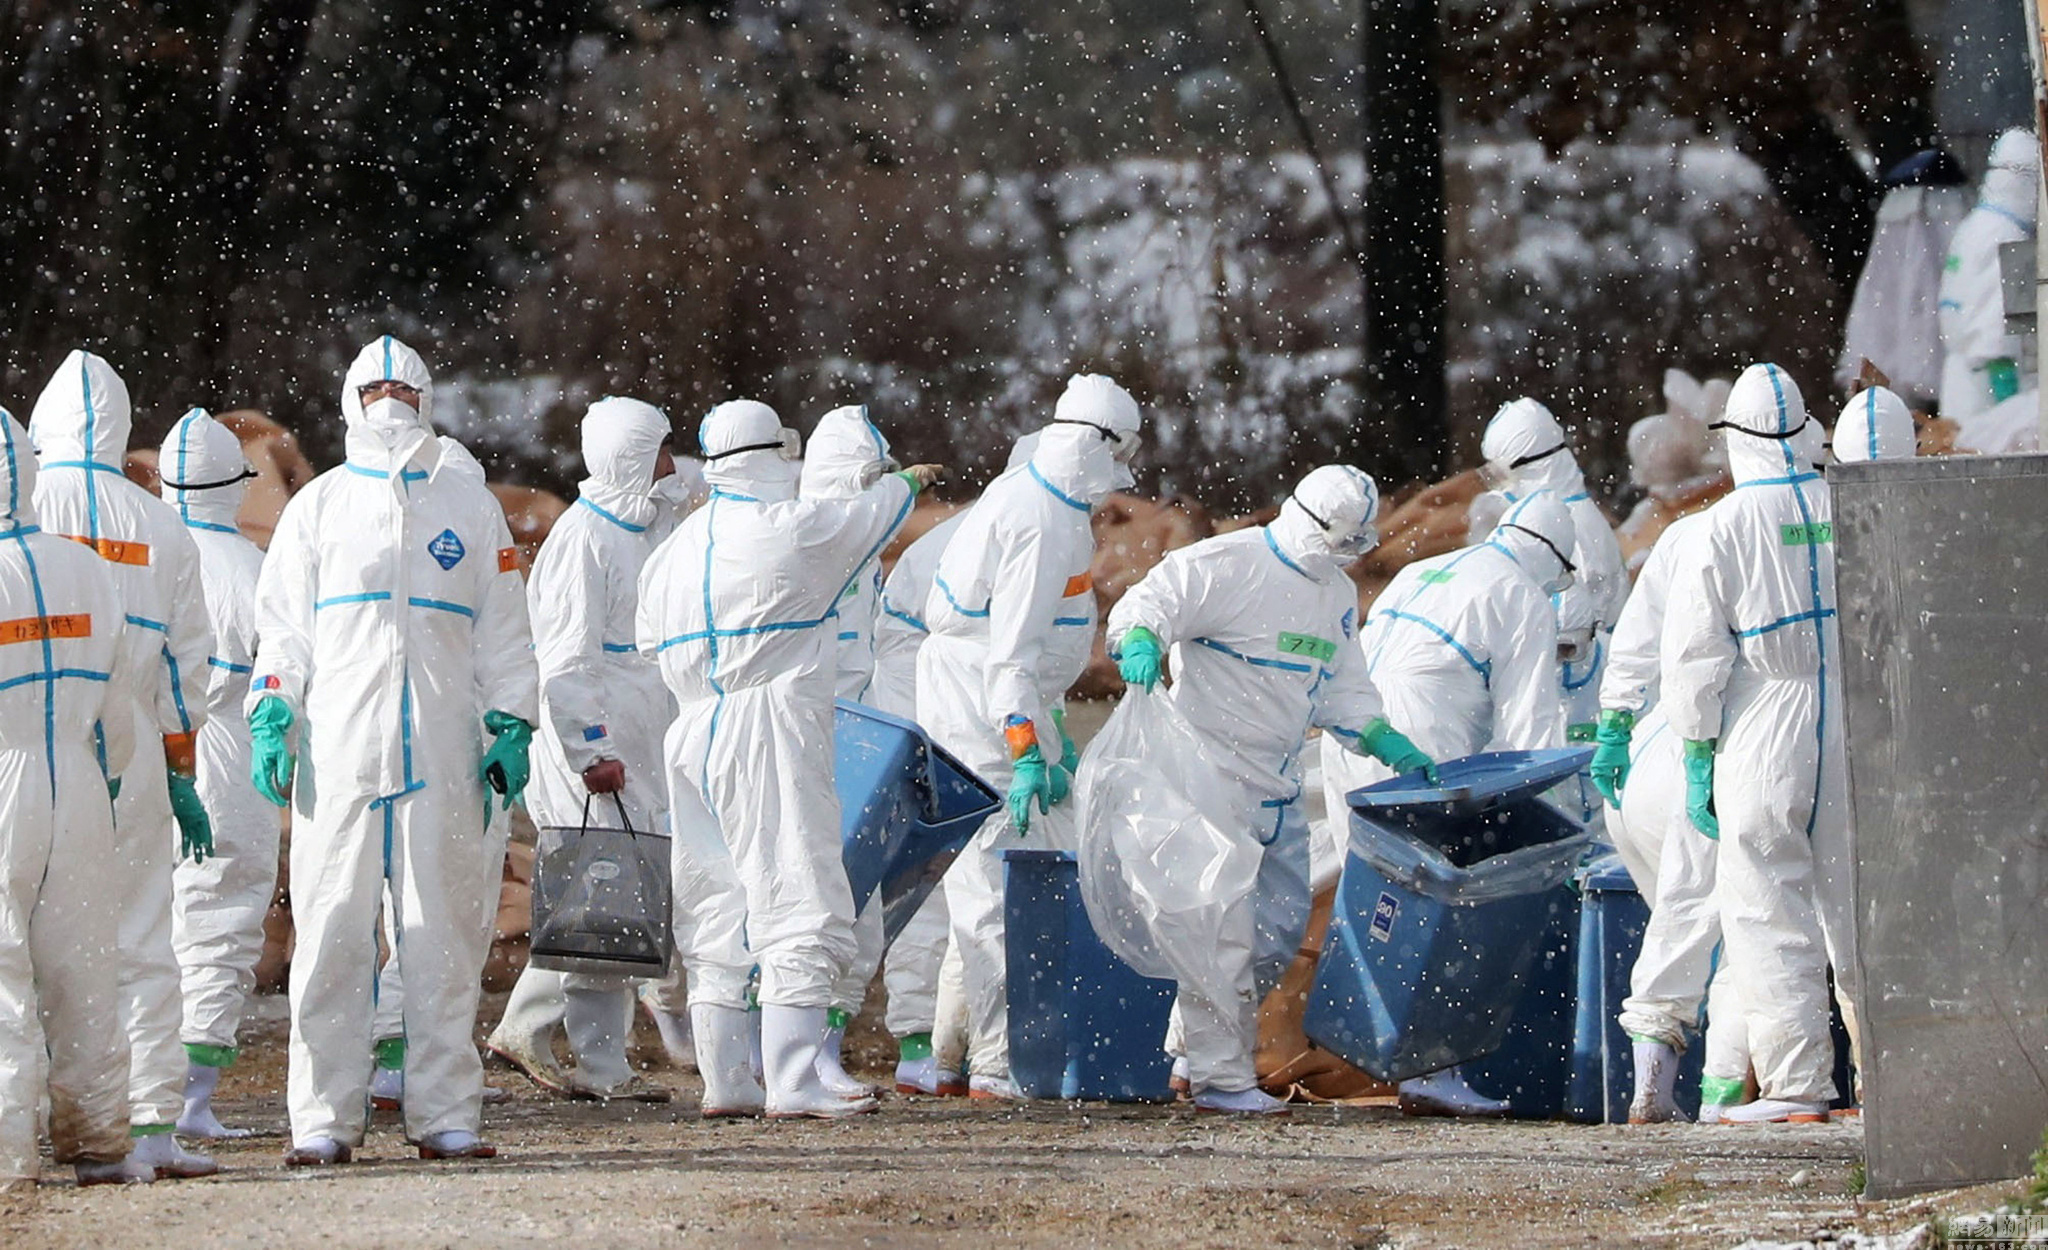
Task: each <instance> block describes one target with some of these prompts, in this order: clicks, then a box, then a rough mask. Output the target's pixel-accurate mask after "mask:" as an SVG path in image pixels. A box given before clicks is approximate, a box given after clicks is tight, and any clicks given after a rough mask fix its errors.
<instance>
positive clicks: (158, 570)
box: [28, 351, 218, 1177]
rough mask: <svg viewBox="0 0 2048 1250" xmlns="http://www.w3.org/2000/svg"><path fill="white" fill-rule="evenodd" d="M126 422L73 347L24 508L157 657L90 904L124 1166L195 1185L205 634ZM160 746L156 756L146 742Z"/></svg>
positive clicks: (46, 402)
mask: <svg viewBox="0 0 2048 1250" xmlns="http://www.w3.org/2000/svg"><path fill="white" fill-rule="evenodd" d="M129 416H130V410H129V403H128V388H127V386H126V385H125V384H124V383H123V382H122V381H121V377H120V375H119V374H117V373H115V372H114V370H113V367H112V366H110V365H109V364H107V362H106V361H104V360H102V359H100V358H99V357H98V356H95V355H93V354H92V353H90V352H84V351H74V352H72V353H71V354H70V355H68V356H66V357H65V358H64V363H63V364H62V365H60V366H58V369H57V372H56V374H55V375H54V376H52V377H51V379H50V382H49V385H48V386H46V387H44V388H43V393H42V395H41V397H40V398H38V399H37V400H36V407H35V414H34V416H33V417H32V418H31V420H30V421H29V428H28V435H29V441H30V442H31V443H33V444H34V445H35V448H36V453H37V455H38V456H39V457H40V459H41V462H42V463H41V470H42V472H41V473H40V474H39V475H38V477H37V479H36V487H35V490H36V499H35V503H36V512H37V514H38V515H39V516H40V517H41V520H42V526H43V530H44V532H45V533H50V534H56V535H59V536H61V537H64V538H70V539H73V540H75V541H77V542H80V543H83V544H85V545H86V546H87V547H89V548H91V549H92V550H93V551H95V552H97V553H98V554H99V556H100V558H101V559H102V560H104V561H105V562H106V564H107V568H108V570H109V571H110V572H112V573H113V575H114V584H115V585H116V586H117V587H118V588H119V590H120V593H121V602H122V605H123V609H124V614H125V616H126V617H127V621H128V624H129V626H130V627H132V628H135V629H139V630H145V631H148V632H149V633H152V634H154V635H156V638H155V641H156V643H157V644H158V645H157V649H156V650H157V659H156V662H155V663H154V664H151V665H147V666H145V667H143V668H142V669H140V670H139V671H137V672H136V673H135V674H134V677H135V680H134V681H133V682H131V683H130V687H129V689H128V690H127V691H126V695H127V703H128V707H129V710H130V714H131V716H132V717H133V719H134V722H135V724H134V727H133V734H134V736H135V738H136V741H137V742H139V743H143V744H146V745H143V746H139V747H138V748H137V749H136V750H135V752H134V755H133V759H132V760H131V761H130V763H129V765H128V767H127V768H126V769H125V770H124V771H123V772H122V774H121V790H120V794H119V796H118V797H117V798H116V799H115V802H114V854H113V856H112V858H111V859H110V861H109V866H108V870H107V871H108V876H107V880H106V882H105V883H104V885H105V889H104V892H103V896H104V897H108V898H112V899H115V900H118V902H117V903H116V905H117V906H118V907H119V908H120V910H121V962H120V970H121V1021H122V1023H123V1025H124V1026H125V1027H126V1028H127V1030H128V1047H129V1054H128V1063H129V1077H128V1114H129V1125H130V1131H131V1132H133V1133H134V1134H135V1135H136V1136H137V1138H138V1139H139V1140H138V1141H137V1143H136V1148H135V1157H136V1159H137V1160H138V1162H140V1163H142V1164H144V1165H146V1166H148V1167H151V1168H153V1169H155V1171H156V1173H157V1175H158V1176H160V1177H172V1176H205V1175H208V1174H210V1173H212V1172H214V1171H216V1170H218V1169H217V1168H216V1167H215V1165H214V1162H213V1160H212V1159H210V1158H208V1157H207V1156H205V1155H200V1154H195V1153H192V1152H191V1151H188V1150H186V1149H184V1148H183V1147H182V1146H181V1145H179V1143H178V1141H177V1138H176V1135H175V1133H174V1131H173V1130H174V1129H175V1127H176V1125H177V1122H178V1115H179V1113H180V1112H181V1111H183V1110H184V1106H185V1067H186V1064H185V1050H184V1047H183V1046H181V1045H179V1041H178V1038H179V1032H180V1029H181V1027H182V1025H183V1020H182V1012H181V1010H180V1005H179V993H180V990H179V979H178V957H177V953H176V951H175V950H174V949H173V946H172V936H171V935H172V921H171V898H172V893H173V890H172V885H171V876H172V869H173V865H174V864H175V863H176V861H177V860H179V859H181V858H194V859H197V858H201V857H203V856H205V855H207V854H209V853H211V850H212V838H213V834H212V827H211V822H210V821H209V820H208V818H207V814H206V807H205V804H204V803H203V802H202V800H201V799H200V796H199V789H198V781H197V779H196V770H197V736H198V732H199V729H200V726H202V725H204V724H205V723H206V681H207V674H208V673H209V672H210V671H211V670H210V669H209V668H208V667H207V663H206V659H207V656H208V654H209V653H210V652H211V651H212V647H213V636H212V631H211V629H209V627H208V624H207V619H206V595H205V590H204V589H203V585H202V577H201V573H200V564H199V549H198V547H197V546H196V545H194V543H193V541H192V537H191V534H190V533H189V532H188V531H187V530H186V529H185V526H184V524H183V523H182V522H181V521H180V520H179V519H178V514H177V511H176V510H175V509H173V508H172V507H171V506H170V505H169V504H167V503H165V502H164V501H163V500H161V499H158V498H157V497H156V496H154V495H152V494H150V493H149V492H148V491H146V490H144V489H143V488H142V487H140V486H137V485H136V484H135V483H133V482H131V481H129V480H128V479H127V478H126V477H125V476H123V474H122V465H123V463H124V462H125V461H126V459H127V454H128V434H129ZM159 741H161V743H162V749H161V750H158V749H155V748H154V746H153V745H148V744H155V743H157V742H159ZM174 822H175V825H176V834H175V836H174V834H173V824H174Z"/></svg>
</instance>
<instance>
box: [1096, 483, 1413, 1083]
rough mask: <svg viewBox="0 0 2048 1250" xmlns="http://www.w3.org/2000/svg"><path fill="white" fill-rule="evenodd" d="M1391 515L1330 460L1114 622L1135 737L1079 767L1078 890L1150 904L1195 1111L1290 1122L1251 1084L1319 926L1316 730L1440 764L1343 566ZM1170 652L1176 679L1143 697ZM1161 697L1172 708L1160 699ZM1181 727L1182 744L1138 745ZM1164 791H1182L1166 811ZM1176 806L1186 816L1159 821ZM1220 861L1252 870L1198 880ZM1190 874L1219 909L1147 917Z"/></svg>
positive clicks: (1177, 738) (1146, 589)
mask: <svg viewBox="0 0 2048 1250" xmlns="http://www.w3.org/2000/svg"><path fill="white" fill-rule="evenodd" d="M1378 514H1379V489H1378V487H1377V486H1375V485H1374V483H1373V480H1372V479H1371V478H1370V477H1368V476H1367V475H1366V474H1364V473H1362V472H1360V471H1359V470H1357V469H1354V468H1351V467H1349V466H1347V465H1326V466H1324V467H1322V468H1319V469H1316V470H1315V471H1314V472H1312V473H1310V474H1309V475H1308V476H1307V477H1305V478H1303V479H1302V481H1301V483H1300V484H1299V485H1297V486H1296V487H1295V488H1294V492H1293V493H1292V494H1291V495H1289V496H1288V497H1287V500H1286V501H1285V502H1284V503H1283V504H1282V505H1281V507H1280V515H1279V516H1278V517H1276V518H1275V519H1274V520H1273V522H1272V523H1271V524H1270V525H1266V526H1262V527H1255V528H1252V529H1244V530H1238V531H1236V532H1234V533H1230V534H1224V535H1220V536H1218V537H1215V538H1209V539H1205V540H1203V541H1201V542H1198V543H1196V544H1194V545H1193V546H1189V547H1182V548H1180V549H1179V550H1177V551H1172V552H1169V553H1167V555H1166V558H1165V559H1164V560H1163V561H1161V562H1160V563H1159V564H1158V565H1157V566H1155V567H1154V568H1153V569H1152V571H1151V572H1149V573H1147V574H1146V575H1145V577H1144V579H1143V580H1142V581H1140V582H1139V583H1138V584H1137V585H1136V586H1133V587H1132V588H1131V589H1130V590H1129V591H1128V592H1127V593H1126V594H1125V595H1124V597H1123V598H1122V599H1121V600H1120V601H1119V602H1118V603H1117V605H1116V608H1115V609H1114V610H1113V611H1112V612H1111V613H1110V616H1109V630H1108V636H1109V637H1110V638H1111V639H1112V640H1113V643H1114V645H1113V648H1112V649H1113V652H1114V653H1115V655H1116V657H1117V660H1118V668H1119V671H1120V672H1121V674H1122V676H1123V678H1124V680H1125V681H1126V682H1128V683H1130V685H1131V686H1133V687H1135V688H1136V690H1135V691H1134V692H1133V693H1131V694H1127V695H1126V696H1125V699H1126V700H1127V701H1132V700H1135V701H1136V702H1134V703H1132V706H1131V707H1130V708H1129V709H1128V710H1127V709H1124V708H1121V707H1120V708H1119V709H1118V712H1117V715H1116V717H1115V718H1113V720H1112V728H1122V726H1117V725H1116V723H1115V722H1116V721H1120V720H1121V721H1125V722H1127V723H1128V724H1129V725H1132V726H1137V727H1139V728H1140V733H1139V734H1138V735H1136V737H1135V738H1134V739H1133V740H1131V741H1130V742H1129V743H1128V747H1130V748H1135V749H1132V750H1128V751H1127V753H1126V754H1125V755H1124V756H1123V757H1122V758H1118V756H1117V752H1116V751H1115V749H1114V747H1115V744H1116V743H1117V742H1118V741H1119V739H1117V738H1115V737H1113V736H1112V729H1111V728H1105V730H1104V731H1103V735H1102V737H1101V738H1099V739H1098V742H1100V743H1102V744H1103V749H1102V750H1099V751H1091V753H1090V754H1089V756H1088V760H1089V766H1088V767H1087V768H1084V769H1083V770H1082V773H1081V776H1080V779H1079V784H1080V799H1079V803H1080V813H1081V814H1080V821H1081V826H1082V848H1081V856H1082V861H1083V868H1082V874H1083V875H1082V883H1083V889H1084V891H1088V892H1090V893H1095V894H1096V896H1097V897H1098V898H1100V897H1103V894H1102V893H1098V892H1096V891H1094V890H1093V889H1092V888H1091V887H1093V886H1095V885H1097V884H1098V883H1099V884H1101V885H1104V886H1106V887H1108V889H1107V891H1106V893H1107V894H1108V895H1109V896H1111V897H1116V898H1126V897H1128V898H1129V899H1130V900H1131V901H1132V902H1133V904H1134V907H1133V908H1132V910H1142V913H1143V914H1142V918H1140V919H1138V920H1137V922H1136V924H1135V926H1134V927H1136V928H1139V929H1142V930H1144V933H1143V937H1145V938H1148V939H1149V946H1150V948H1151V949H1150V951H1149V952H1148V954H1149V955H1150V956H1152V957H1153V958H1154V959H1156V960H1157V961H1158V962H1159V963H1161V964H1163V965H1165V967H1166V969H1167V970H1170V971H1172V972H1173V973H1174V975H1175V979H1176V980H1177V981H1178V983H1179V988H1180V994H1179V1000H1178V1007H1179V1013H1180V1022H1181V1028H1180V1033H1181V1040H1182V1042H1183V1045H1184V1047H1185V1053H1186V1058H1187V1071H1188V1080H1189V1084H1190V1087H1191V1089H1192V1091H1193V1093H1194V1100H1195V1106H1196V1109H1197V1110H1201V1111H1214V1112H1227V1113H1234V1114H1251V1115H1259V1114H1276V1113H1278V1114H1285V1112H1286V1106H1287V1104H1286V1103H1285V1102H1283V1101H1282V1100H1280V1099H1277V1098H1273V1097H1271V1096H1270V1095H1268V1094H1266V1093H1265V1092H1264V1091H1263V1090H1261V1089H1260V1088H1259V1087H1258V1072H1257V1069H1256V1068H1255V1066H1254V1064H1253V1051H1254V1049H1255V1048H1256V1045H1257V1042H1258V1008H1259V1004H1260V1002H1262V1001H1264V999H1265V996H1266V994H1267V992H1268V991H1270V990H1271V989H1272V988H1273V986H1274V985H1276V984H1278V983H1279V980H1280V975H1281V973H1283V972H1284V971H1286V968H1287V965H1288V963H1289V962H1290V961H1291V960H1292V959H1293V958H1294V953H1295V951H1296V950H1297V949H1298V948H1299V947H1300V945H1301V939H1302V935H1303V934H1304V933H1305V932H1306V931H1307V928H1308V914H1309V894H1310V890H1309V833H1308V821H1307V818H1306V817H1305V815H1304V814H1303V812H1302V810H1301V805H1300V804H1299V803H1298V802H1297V800H1298V799H1299V798H1300V797H1301V786H1302V781H1301V763H1300V760H1301V752H1302V747H1303V744H1304V740H1305V736H1306V734H1307V732H1308V730H1309V729H1310V728H1312V727H1319V728H1322V729H1323V730H1324V731H1325V732H1326V733H1328V734H1329V735H1330V736H1332V737H1333V738H1335V739H1336V740H1337V741H1338V742H1339V743H1340V744H1342V745H1343V746H1344V747H1345V749H1347V750H1351V751H1356V752H1359V753H1361V754H1365V755H1370V756H1372V757H1374V758H1375V759H1378V760H1380V761H1381V762H1383V763H1385V764H1386V765H1387V766H1388V767H1390V768H1393V769H1395V770H1397V771H1407V770H1410V769H1419V768H1423V769H1426V768H1429V767H1431V766H1432V761H1431V760H1430V759H1429V757H1428V756H1427V755H1425V754H1423V753H1422V752H1421V751H1419V750H1418V749H1416V747H1415V745H1414V744H1413V743H1411V742H1409V741H1408V739H1407V738H1406V737H1404V736H1403V735H1402V734H1401V733H1400V732H1399V731H1397V730H1396V729H1395V728H1394V727H1393V726H1392V725H1391V724H1389V723H1388V721H1387V719H1386V717H1385V716H1383V715H1382V714H1381V708H1380V699H1379V696H1378V695H1377V694H1376V693H1375V692H1374V691H1373V688H1372V684H1371V683H1370V682H1369V681H1367V680H1366V676H1365V657H1364V656H1363V655H1361V654H1360V653H1359V651H1358V648H1357V647H1356V645H1354V643H1353V638H1354V637H1355V635H1356V633H1357V623H1358V588H1357V587H1356V586H1355V585H1354V584H1353V583H1352V581H1351V578H1350V577H1349V576H1348V575H1347V574H1346V573H1345V567H1346V566H1347V565H1349V564H1350V563H1352V562H1353V561H1355V560H1357V559H1358V558H1359V557H1360V556H1362V555H1364V554H1365V553H1366V552H1367V551H1369V550H1371V549H1372V547H1373V546H1375V545H1376V544H1377V543H1378V541H1379V534H1378V531H1377V530H1375V529H1374V527H1373V520H1374V518H1375V517H1376V516H1377V515H1378ZM1169 652H1170V653H1171V655H1172V665H1171V667H1172V672H1173V684H1172V686H1171V687H1170V688H1168V689H1167V690H1165V691H1163V692H1161V693H1159V694H1148V693H1144V692H1149V691H1151V690H1152V689H1153V687H1154V685H1155V684H1157V683H1158V682H1159V680H1160V676H1161V672H1162V667H1163V665H1162V662H1163V661H1164V660H1165V658H1166V656H1167V654H1168V653H1169ZM1155 699H1156V700H1159V701H1160V702H1161V704H1163V705H1164V706H1156V705H1155V706H1148V705H1147V701H1148V700H1155ZM1154 713H1156V714H1157V715H1158V717H1159V719H1158V720H1156V721H1155V720H1154V719H1153V714H1154ZM1140 718H1142V719H1140ZM1175 721H1177V722H1178V723H1179V729H1178V731H1177V732H1174V733H1172V734H1170V735H1162V736H1157V737H1148V736H1147V735H1145V734H1144V733H1143V728H1145V727H1149V726H1150V725H1151V724H1155V723H1156V724H1161V725H1165V724H1169V723H1171V722H1175ZM1162 778H1163V779H1164V781H1163V784H1164V785H1165V786H1168V787H1172V788H1174V790H1175V794H1174V795H1173V796H1171V798H1168V799H1166V800H1165V801H1164V802H1162V796H1161V795H1160V794H1159V793H1157V789H1158V787H1159V786H1160V785H1161V784H1162V780H1161V779H1162ZM1173 799H1178V800H1180V801H1181V802H1182V803H1184V804H1187V806H1186V808H1185V810H1184V811H1183V813H1182V815H1183V816H1185V817H1188V819H1183V820H1168V821H1164V822H1162V821H1160V820H1159V819H1158V816H1159V813H1160V812H1161V811H1162V809H1163V808H1164V806H1165V803H1166V802H1171V801H1172V800H1173ZM1223 860H1227V861H1228V862H1230V863H1231V864H1233V865H1235V866H1236V867H1237V868H1238V869H1239V871H1233V872H1229V873H1225V874H1221V875H1220V877H1219V876H1218V875H1217V874H1215V873H1213V872H1212V871H1199V870H1200V869H1202V868H1203V866H1205V865H1207V866H1209V867H1210V868H1211V869H1213V867H1214V866H1215V864H1216V863H1217V862H1220V861H1223ZM1246 870H1248V871H1246ZM1162 871H1163V873H1164V875H1162ZM1183 873H1185V874H1188V875H1191V876H1199V878H1200V879H1201V880H1202V881H1203V882H1204V884H1205V886H1206V887H1207V889H1206V890H1205V893H1206V894H1207V895H1208V897H1207V898H1205V900H1204V903H1205V904H1206V905H1204V906H1199V907H1196V908H1194V909H1192V910H1185V911H1182V910H1176V909H1168V908H1163V907H1159V906H1155V905H1149V904H1156V903H1157V902H1158V901H1159V900H1160V899H1162V898H1164V897H1167V896H1170V895H1172V894H1173V893H1174V892H1175V881H1176V880H1178V879H1180V878H1181V876H1182V874H1183ZM1169 878H1171V880H1170V879H1169ZM1117 882H1121V883H1127V884H1124V885H1115V884H1112V883H1117ZM1092 905H1093V900H1091V906H1092ZM1190 922H1192V923H1190Z"/></svg>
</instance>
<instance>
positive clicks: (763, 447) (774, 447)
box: [704, 438, 783, 460]
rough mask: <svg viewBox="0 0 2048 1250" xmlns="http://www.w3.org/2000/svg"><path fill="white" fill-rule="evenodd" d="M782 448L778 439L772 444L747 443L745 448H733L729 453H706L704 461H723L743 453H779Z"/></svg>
mask: <svg viewBox="0 0 2048 1250" xmlns="http://www.w3.org/2000/svg"><path fill="white" fill-rule="evenodd" d="M782 447H783V443H782V440H781V439H779V438H778V439H776V440H775V441H774V442H772V443H748V444H747V445H746V446H745V447H735V448H733V449H732V450H730V451H721V452H711V453H706V455H705V457H704V458H705V459H706V460H723V459H725V458H726V457H727V456H737V455H739V454H740V453H741V452H743V451H781V450H782Z"/></svg>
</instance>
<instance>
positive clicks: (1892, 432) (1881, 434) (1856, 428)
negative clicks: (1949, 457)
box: [1834, 386, 1920, 464]
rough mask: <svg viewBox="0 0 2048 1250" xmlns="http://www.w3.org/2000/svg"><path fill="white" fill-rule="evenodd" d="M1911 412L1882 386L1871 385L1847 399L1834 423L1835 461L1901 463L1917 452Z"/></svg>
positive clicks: (1916, 437)
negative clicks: (1893, 461) (1890, 461)
mask: <svg viewBox="0 0 2048 1250" xmlns="http://www.w3.org/2000/svg"><path fill="white" fill-rule="evenodd" d="M1919 441H1920V440H1919V436H1918V434H1917V433H1916V432H1915V431H1914V429H1913V410H1912V409H1910V408H1908V407H1907V406H1906V401H1905V400H1903V399H1900V398H1899V397H1898V396H1897V395H1896V394H1894V393H1892V391H1891V390H1890V389H1889V388H1887V387H1883V386H1873V387H1871V388H1870V389H1869V390H1867V391H1864V392H1863V393H1862V394H1860V395H1857V396H1856V397H1855V398H1854V399H1851V400H1850V401H1849V402H1848V404H1847V405H1846V406H1844V407H1843V409H1842V417H1841V419H1840V420H1839V421H1836V422H1835V438H1834V444H1835V459H1837V460H1839V461H1841V462H1842V463H1843V464H1854V463H1856V462H1857V461H1859V460H1904V459H1908V458H1910V457H1912V456H1914V455H1916V454H1917V453H1918V452H1919Z"/></svg>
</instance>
